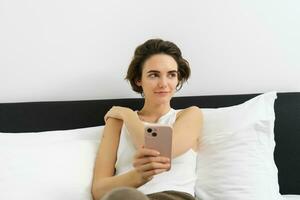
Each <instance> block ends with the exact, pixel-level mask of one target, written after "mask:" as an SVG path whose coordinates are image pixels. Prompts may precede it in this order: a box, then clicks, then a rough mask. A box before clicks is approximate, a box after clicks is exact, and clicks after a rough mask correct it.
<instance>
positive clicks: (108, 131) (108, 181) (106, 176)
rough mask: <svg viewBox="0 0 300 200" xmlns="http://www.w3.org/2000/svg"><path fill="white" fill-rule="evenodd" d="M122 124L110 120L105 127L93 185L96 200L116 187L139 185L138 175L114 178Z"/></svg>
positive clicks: (113, 119) (112, 119) (118, 121)
mask: <svg viewBox="0 0 300 200" xmlns="http://www.w3.org/2000/svg"><path fill="white" fill-rule="evenodd" d="M122 124H123V122H122V121H121V120H118V119H115V118H110V119H108V120H107V123H106V125H105V127H104V132H103V136H102V140H101V144H100V146H99V150H98V154H97V157H96V163H95V168H94V177H93V183H92V194H93V198H94V199H95V200H98V199H100V197H102V196H103V195H104V194H105V193H106V192H107V191H109V190H111V189H113V188H115V187H118V186H131V187H136V186H137V185H138V183H137V178H136V175H135V174H134V173H133V172H130V173H125V174H123V175H120V176H114V173H115V162H116V160H117V149H118V145H119V139H120V133H121V128H122Z"/></svg>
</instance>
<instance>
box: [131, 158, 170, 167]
mask: <svg viewBox="0 0 300 200" xmlns="http://www.w3.org/2000/svg"><path fill="white" fill-rule="evenodd" d="M151 162H158V163H169V162H170V159H169V158H167V157H162V156H156V157H154V156H151V157H143V158H139V159H135V160H134V161H133V166H134V167H138V166H141V165H144V164H147V163H151Z"/></svg>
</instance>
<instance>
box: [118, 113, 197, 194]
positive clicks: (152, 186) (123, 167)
mask: <svg viewBox="0 0 300 200" xmlns="http://www.w3.org/2000/svg"><path fill="white" fill-rule="evenodd" d="M178 111H179V110H174V109H170V111H169V112H168V113H166V114H165V115H163V116H162V117H160V118H159V120H158V122H157V123H156V124H164V125H170V126H172V125H173V123H174V122H175V119H176V114H177V112H178ZM144 123H145V124H151V123H148V122H144ZM135 152H136V148H135V146H134V144H133V143H132V141H131V139H130V137H129V134H128V130H127V129H126V127H125V125H124V124H123V126H122V130H121V134H120V142H119V147H118V152H117V161H116V165H115V167H116V175H119V174H123V173H126V172H128V171H129V170H132V169H133V165H132V162H133V157H134V154H135ZM196 156H197V153H196V152H195V151H194V150H193V149H190V150H188V151H187V152H185V153H183V154H182V155H180V156H178V157H176V158H174V159H172V161H171V170H169V171H167V172H163V173H161V174H158V175H155V176H154V177H153V179H152V180H150V181H149V182H147V183H146V184H144V185H142V186H140V187H139V188H137V189H138V190H139V191H141V192H143V193H144V194H151V193H155V192H161V191H166V190H176V191H180V192H187V193H189V194H191V195H193V196H194V186H195V181H196Z"/></svg>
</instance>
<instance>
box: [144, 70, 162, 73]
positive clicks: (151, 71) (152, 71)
mask: <svg viewBox="0 0 300 200" xmlns="http://www.w3.org/2000/svg"><path fill="white" fill-rule="evenodd" d="M147 73H160V71H157V70H149V71H148V72H147Z"/></svg>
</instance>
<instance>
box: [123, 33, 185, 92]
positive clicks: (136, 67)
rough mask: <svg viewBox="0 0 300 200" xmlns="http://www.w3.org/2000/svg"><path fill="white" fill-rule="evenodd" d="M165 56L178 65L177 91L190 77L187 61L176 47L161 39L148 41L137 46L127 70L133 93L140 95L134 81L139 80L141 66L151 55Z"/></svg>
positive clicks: (140, 88)
mask: <svg viewBox="0 0 300 200" xmlns="http://www.w3.org/2000/svg"><path fill="white" fill-rule="evenodd" d="M161 53H163V54H167V55H169V56H172V57H173V58H174V60H175V61H176V63H177V65H178V85H177V90H180V89H181V88H182V85H183V83H184V82H186V81H187V79H188V78H189V76H190V73H191V70H190V66H189V63H188V61H187V60H185V59H184V58H183V57H182V55H181V51H180V49H179V48H178V46H177V45H176V44H174V43H172V42H170V41H164V40H162V39H150V40H147V41H146V42H144V43H143V44H141V45H139V46H138V47H137V48H136V49H135V51H134V56H133V58H132V60H131V63H130V65H129V67H128V70H127V75H126V78H125V79H127V80H128V81H129V82H130V85H131V87H132V89H133V91H135V92H137V93H140V94H142V93H143V89H142V87H140V86H137V85H136V81H138V80H141V78H142V70H143V64H144V63H145V61H146V60H147V59H148V58H149V57H150V56H152V55H155V54H161Z"/></svg>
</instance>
